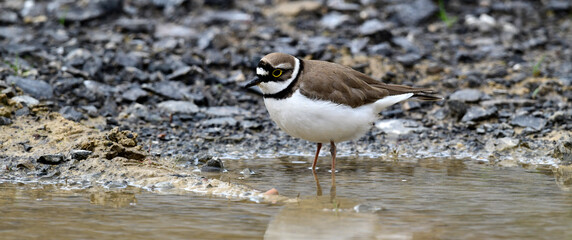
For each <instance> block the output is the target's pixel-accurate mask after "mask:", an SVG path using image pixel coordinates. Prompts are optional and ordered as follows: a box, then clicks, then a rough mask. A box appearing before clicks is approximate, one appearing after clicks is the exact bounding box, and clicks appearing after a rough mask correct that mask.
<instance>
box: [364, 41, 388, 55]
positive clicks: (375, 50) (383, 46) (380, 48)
mask: <svg viewBox="0 0 572 240" xmlns="http://www.w3.org/2000/svg"><path fill="white" fill-rule="evenodd" d="M368 52H369V53H370V54H379V55H382V56H391V55H392V54H393V48H392V47H391V45H390V44H389V43H380V44H376V45H373V46H370V47H368Z"/></svg>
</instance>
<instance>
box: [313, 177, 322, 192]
mask: <svg viewBox="0 0 572 240" xmlns="http://www.w3.org/2000/svg"><path fill="white" fill-rule="evenodd" d="M312 173H313V174H314V181H316V196H318V197H319V196H322V186H320V180H318V175H317V174H316V171H312Z"/></svg>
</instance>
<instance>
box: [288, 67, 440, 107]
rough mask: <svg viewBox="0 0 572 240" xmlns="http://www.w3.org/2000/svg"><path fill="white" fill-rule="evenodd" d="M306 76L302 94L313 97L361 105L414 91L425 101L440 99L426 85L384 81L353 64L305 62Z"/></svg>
mask: <svg viewBox="0 0 572 240" xmlns="http://www.w3.org/2000/svg"><path fill="white" fill-rule="evenodd" d="M304 62H305V64H304V70H303V71H304V75H302V76H303V77H301V78H300V79H299V80H300V82H299V84H300V85H299V87H300V93H301V94H303V95H304V96H306V97H309V98H312V99H320V100H329V101H332V102H335V103H338V104H343V105H348V106H351V107H354V108H355V107H359V106H362V105H364V104H368V103H373V102H375V101H377V100H379V99H381V98H384V97H386V96H388V95H398V94H402V93H414V94H415V95H414V97H418V98H420V99H422V100H437V99H440V98H437V97H434V96H431V94H433V93H434V92H433V91H432V90H430V89H427V88H413V87H409V86H402V85H394V84H385V83H382V82H380V81H377V80H375V79H373V78H371V77H369V76H367V75H365V74H363V73H360V72H358V71H355V70H353V69H351V68H350V67H346V66H343V65H339V64H335V63H330V62H325V61H313V60H305V61H304Z"/></svg>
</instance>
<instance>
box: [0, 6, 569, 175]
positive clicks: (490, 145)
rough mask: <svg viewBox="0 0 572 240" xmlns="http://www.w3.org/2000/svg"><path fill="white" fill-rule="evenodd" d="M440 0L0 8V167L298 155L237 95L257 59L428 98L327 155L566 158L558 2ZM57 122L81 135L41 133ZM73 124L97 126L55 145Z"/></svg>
mask: <svg viewBox="0 0 572 240" xmlns="http://www.w3.org/2000/svg"><path fill="white" fill-rule="evenodd" d="M444 2H445V3H444V4H443V5H442V6H440V5H439V3H438V2H437V1H431V0H407V1H394V0H385V1H372V0H360V1H357V0H354V1H341V0H329V1H297V2H288V1H272V0H270V1H267V0H256V1H241V0H235V1H232V0H202V1H186V0H124V1H117V0H83V1H68V0H54V1H24V0H21V1H20V0H11V1H3V2H1V3H0V57H1V59H2V61H1V62H0V90H1V95H0V104H1V107H0V116H1V117H0V125H1V126H0V134H2V136H1V138H0V145H1V146H2V147H1V149H2V150H0V164H1V166H2V170H0V171H3V172H4V173H5V174H7V175H6V176H10V177H8V178H16V177H17V176H22V175H26V176H28V177H32V178H33V177H34V176H44V175H46V174H47V175H50V174H52V176H53V175H54V171H56V170H54V169H56V168H57V166H58V165H61V164H64V163H65V165H66V168H65V170H64V169H63V168H58V169H59V170H57V171H58V175H59V174H61V176H62V178H64V177H66V176H68V175H66V173H65V172H66V171H70V170H69V169H74V166H76V165H74V164H81V163H82V162H86V161H83V160H82V159H84V158H88V159H109V160H117V161H124V162H129V161H134V160H136V161H145V159H146V160H148V161H159V160H157V159H176V160H177V161H178V162H182V163H188V165H189V166H191V165H195V164H197V162H206V161H207V160H209V159H212V158H213V157H215V159H216V157H221V158H227V159H236V158H251V157H278V156H284V155H308V156H311V155H312V154H313V151H314V145H313V144H310V143H308V142H306V141H304V140H299V139H294V138H291V137H289V136H288V135H286V134H285V133H283V132H281V131H280V130H279V129H278V128H277V126H276V125H274V124H273V123H272V122H271V120H270V119H269V117H268V114H267V112H266V109H265V108H264V104H263V102H262V98H261V96H260V92H259V91H258V90H257V89H254V88H253V89H243V88H242V87H241V85H243V84H244V82H245V81H247V80H248V79H250V78H252V77H253V76H254V68H255V66H256V64H257V63H258V61H259V60H260V58H261V57H262V56H264V55H265V54H267V53H270V52H285V53H289V54H292V55H295V56H298V57H301V58H306V59H319V60H326V61H332V62H337V63H340V64H344V65H348V66H351V67H353V68H354V69H357V70H359V71H362V72H364V73H366V74H368V75H370V76H372V77H374V78H376V79H379V80H380V81H383V82H387V83H396V84H407V85H415V86H420V87H432V88H434V89H436V90H438V92H440V93H441V95H442V96H444V98H445V100H444V101H440V102H418V101H409V102H406V103H403V104H400V105H396V106H394V107H392V108H390V109H387V110H385V111H383V112H382V113H381V116H382V120H381V121H380V122H379V123H378V124H377V126H378V127H377V128H372V130H371V131H370V132H369V133H368V134H367V135H366V136H364V137H363V138H361V139H359V140H356V141H351V142H346V143H341V144H340V145H339V148H338V152H339V153H340V155H342V156H344V155H346V156H349V155H354V154H360V155H367V156H372V157H390V156H391V157H400V158H419V157H457V158H470V159H474V160H476V161H482V162H483V163H489V164H498V165H501V166H525V167H527V166H535V167H556V166H563V165H570V164H572V138H571V134H570V133H571V132H572V120H571V119H572V48H571V44H572V3H570V2H569V1H566V0H545V1H490V0H474V1H470V0H456V1H454V0H451V1H444ZM55 113H59V114H61V116H63V118H65V119H60V117H59V115H58V114H55ZM54 119H56V120H57V121H53V120H54ZM26 121H28V122H39V123H40V125H36V124H24V123H25V122H26ZM76 122H77V123H80V124H78V125H75V124H76ZM62 123H64V124H63V125H67V124H70V125H73V126H78V128H81V126H83V127H85V128H82V129H81V130H75V131H76V132H71V133H70V131H72V130H70V129H67V130H66V129H64V130H61V131H59V132H57V131H51V130H50V129H52V128H56V127H57V126H58V125H62ZM42 124H43V125H42ZM49 124H54V125H49ZM31 126H34V128H31ZM42 126H43V127H42ZM26 128H30V129H27V130H26ZM14 129H16V130H19V131H14ZM109 130H112V131H110V132H109ZM91 131H95V132H97V133H93V134H95V135H97V136H100V135H101V136H100V137H99V138H91V139H87V140H86V139H83V140H78V139H79V138H73V137H69V136H70V134H71V135H74V134H79V135H83V134H84V133H88V132H91ZM119 132H120V133H122V135H121V136H122V137H121V138H117V137H116V138H113V137H110V136H117V134H118V133H119ZM58 134H60V135H58ZM13 135H18V138H17V139H18V140H17V141H16V140H15V139H16V138H14V136H13ZM129 136H131V137H129ZM126 138H127V139H129V140H128V141H127V142H122V141H121V139H126ZM66 141H67V143H66ZM70 142H71V143H73V144H70ZM46 143H49V144H46ZM59 143H66V144H67V145H65V146H67V147H55V146H57V144H59ZM125 144H126V145H125ZM82 151H87V152H82ZM72 152H73V153H74V154H75V155H74V154H72ZM78 152H79V153H78ZM324 152H327V151H324ZM77 154H80V155H77ZM81 154H83V155H81ZM53 155H56V156H55V157H53ZM78 156H79V157H78ZM96 162H97V161H96ZM183 165H184V164H183ZM42 169H43V170H42ZM40 170H41V171H40ZM50 171H51V172H50ZM42 174H43V175H42ZM58 175H56V177H57V176H58Z"/></svg>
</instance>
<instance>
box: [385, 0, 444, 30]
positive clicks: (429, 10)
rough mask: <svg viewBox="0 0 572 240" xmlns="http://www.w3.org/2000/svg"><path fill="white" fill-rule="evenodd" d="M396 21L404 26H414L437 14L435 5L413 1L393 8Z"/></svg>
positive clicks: (433, 3)
mask: <svg viewBox="0 0 572 240" xmlns="http://www.w3.org/2000/svg"><path fill="white" fill-rule="evenodd" d="M393 8H394V10H395V12H396V17H397V20H398V21H399V22H400V23H402V24H404V25H406V26H416V25H418V24H420V23H421V22H422V21H424V20H426V19H428V18H430V17H432V16H434V15H435V13H437V10H438V8H437V5H435V2H433V1H431V0H414V1H408V3H403V4H398V5H396V6H394V7H393Z"/></svg>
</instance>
